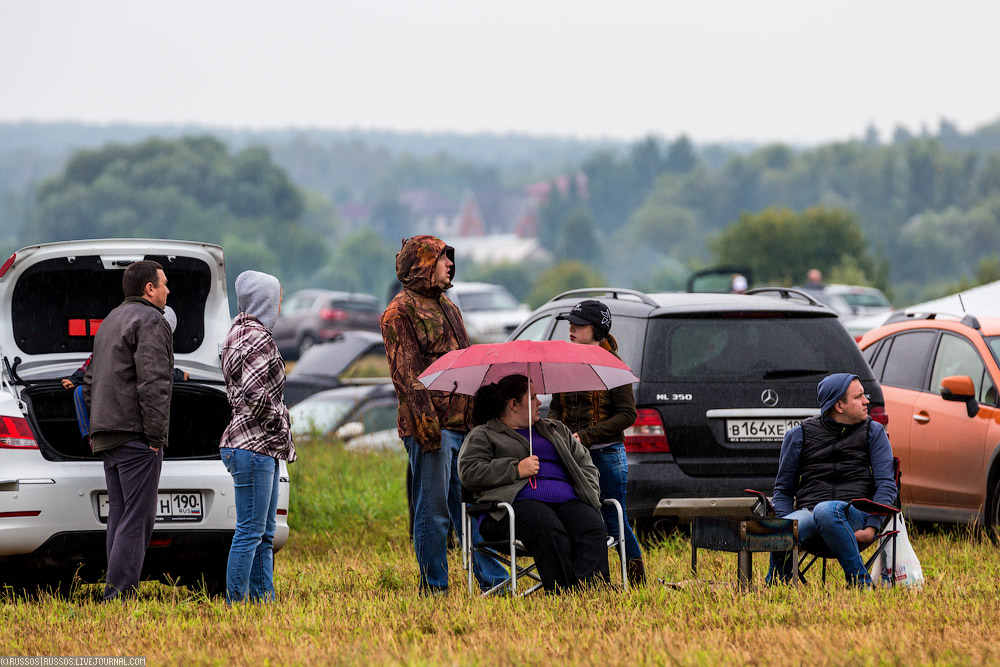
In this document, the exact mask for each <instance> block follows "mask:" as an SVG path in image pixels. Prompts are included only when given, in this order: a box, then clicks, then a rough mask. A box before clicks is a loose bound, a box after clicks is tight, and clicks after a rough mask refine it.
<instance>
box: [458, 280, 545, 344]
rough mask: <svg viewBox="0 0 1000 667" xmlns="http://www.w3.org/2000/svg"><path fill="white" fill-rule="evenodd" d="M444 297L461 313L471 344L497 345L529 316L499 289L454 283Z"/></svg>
mask: <svg viewBox="0 0 1000 667" xmlns="http://www.w3.org/2000/svg"><path fill="white" fill-rule="evenodd" d="M447 295H448V298H449V299H451V300H452V301H453V302H454V303H455V305H456V306H458V308H459V310H461V311H462V320H463V321H464V322H465V329H466V331H467V332H468V333H469V339H470V340H471V341H472V342H473V343H500V342H502V341H504V340H506V339H507V336H509V335H510V334H511V332H513V331H514V329H516V328H517V327H518V325H519V324H521V322H523V321H524V318H526V317H527V316H528V315H530V314H531V310H530V309H529V308H528V307H527V306H525V305H524V304H521V303H518V301H517V299H515V298H514V295H513V294H511V293H510V292H509V291H508V290H507V288H506V287H503V286H501V285H492V284H490V283H463V282H457V283H455V284H454V285H453V286H452V288H451V289H449V290H448V292H447Z"/></svg>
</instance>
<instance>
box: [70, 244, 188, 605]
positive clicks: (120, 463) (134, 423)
mask: <svg viewBox="0 0 1000 667" xmlns="http://www.w3.org/2000/svg"><path fill="white" fill-rule="evenodd" d="M122 291H123V292H124V293H125V300H124V301H123V302H122V303H121V305H119V306H118V307H117V308H115V309H114V310H112V311H111V312H110V313H109V314H108V316H107V317H106V318H104V322H102V323H101V328H100V329H98V331H97V335H96V336H95V337H94V355H93V361H92V363H91V364H90V365H89V366H88V367H87V373H86V375H84V377H83V398H84V401H85V402H86V404H87V407H88V408H89V410H90V431H91V442H92V443H93V447H94V453H95V454H98V455H99V456H100V457H101V458H102V459H103V460H104V476H105V481H106V482H107V485H108V538H107V549H108V573H107V579H106V581H105V586H104V598H105V599H108V600H110V599H112V598H116V597H118V596H120V595H133V594H134V593H135V591H136V588H137V587H138V585H139V576H140V574H141V573H142V562H143V560H144V559H145V556H146V545H147V544H149V538H150V536H151V535H152V533H153V523H154V522H155V521H156V506H157V503H156V497H157V487H158V485H159V481H160V467H161V466H162V464H163V448H164V447H166V446H167V434H168V432H169V430H170V397H171V392H172V390H173V368H174V339H173V334H172V333H171V332H170V325H169V324H167V320H166V319H164V317H163V309H164V307H165V306H166V305H167V295H168V294H170V290H169V289H167V277H166V275H164V273H163V267H162V266H160V265H159V264H158V263H157V262H152V261H140V262H134V263H133V264H130V265H129V267H128V268H127V269H125V274H124V275H123V276H122Z"/></svg>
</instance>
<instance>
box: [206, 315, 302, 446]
mask: <svg viewBox="0 0 1000 667" xmlns="http://www.w3.org/2000/svg"><path fill="white" fill-rule="evenodd" d="M222 374H223V375H224V376H225V378H226V391H227V393H228V395H229V405H231V406H232V408H233V418H232V421H230V422H229V426H227V427H226V431H225V433H223V434H222V443H221V444H220V445H219V446H220V447H233V448H235V449H249V450H251V451H254V452H257V453H258V454H266V455H267V456H273V457H274V458H276V459H281V460H284V461H288V462H289V463H291V462H292V461H294V460H295V445H294V444H292V430H291V421H290V419H289V416H288V407H287V406H286V405H285V403H284V400H283V393H284V389H285V362H284V361H282V359H281V354H279V353H278V347H277V345H275V343H274V338H273V337H272V336H271V332H270V331H268V330H267V327H265V326H264V325H263V324H261V323H260V321H259V320H258V319H257V318H256V317H254V316H252V315H248V314H246V313H240V314H239V316H238V317H237V318H236V321H235V322H233V326H232V328H231V329H230V330H229V335H227V336H226V342H225V343H223V346H222Z"/></svg>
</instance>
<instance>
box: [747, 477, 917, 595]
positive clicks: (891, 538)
mask: <svg viewBox="0 0 1000 667" xmlns="http://www.w3.org/2000/svg"><path fill="white" fill-rule="evenodd" d="M899 468H900V464H899V458H897V457H893V459H892V473H893V479H894V480H895V482H896V498H895V501H894V504H893V505H883V504H882V503H877V502H875V501H874V500H871V499H869V498H855V499H854V500H851V501H850V502H849V503H848V505H851V506H853V507H855V508H857V509H859V510H861V511H862V512H865V513H867V514H874V515H877V516H881V517H883V519H882V527H881V529H880V530H879V531H878V534H877V535H876V536H875V539H874V540H873V541H872V542H871V544H868V545H866V546H865V549H867V548H868V547H870V546H871V545H877V547H876V549H875V551H874V552H872V554H871V555H870V556H868V559H867V560H866V561H865V569H866V570H871V568H872V565H873V564H874V563H875V560H876V559H877V558H878V557H879V556H880V555H881V554H882V552H883V551H885V549H886V547H887V546H889V545H890V544H891V545H892V547H893V549H892V553H893V561H895V556H896V535H898V534H899V530H898V529H897V523H896V522H897V521H898V520H900V518H899V514H900V512H901V511H902V510H901V509H900V508H901V502H900V471H899ZM745 491H746V492H747V493H749V494H751V495H754V496H757V502H756V503H754V505H753V508H752V511H753V513H754V514H757V515H758V516H774V515H775V512H774V505H772V504H771V499H770V498H768V497H767V496H766V495H765V494H764V493H762V492H761V491H754V490H753V489H745ZM859 546H860V545H859ZM830 558H834V555H833V552H832V551H830V548H829V547H827V546H826V543H825V542H824V541H823V538H821V537H820V536H819V535H817V536H815V537H813V538H811V539H809V540H806V541H805V542H803V543H801V544H800V545H799V568H798V570H799V580H800V581H801V582H802V583H807V582H806V579H805V577H806V574H807V573H808V572H809V570H810V569H811V568H812V566H813V565H814V564H815V563H816V561H817V560H822V572H823V574H822V581H823V583H824V584H825V583H826V561H827V560H828V559H830ZM892 570H893V572H895V570H896V563H895V562H893V563H892ZM890 585H892V586H895V585H896V580H895V578H893V579H892V582H891V584H890Z"/></svg>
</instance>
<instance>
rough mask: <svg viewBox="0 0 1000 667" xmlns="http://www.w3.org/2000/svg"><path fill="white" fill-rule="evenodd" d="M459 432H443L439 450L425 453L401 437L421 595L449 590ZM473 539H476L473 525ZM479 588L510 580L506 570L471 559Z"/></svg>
mask: <svg viewBox="0 0 1000 667" xmlns="http://www.w3.org/2000/svg"><path fill="white" fill-rule="evenodd" d="M465 435H466V434H465V433H462V432H460V431H447V430H442V431H441V449H439V450H438V451H436V452H428V453H424V451H423V450H422V449H421V448H420V445H419V444H417V442H416V441H415V440H414V439H413V438H412V437H406V438H403V444H404V445H405V446H406V451H407V454H409V457H410V469H411V471H412V472H413V490H412V491H413V550H414V552H415V553H416V556H417V565H418V566H419V568H420V589H421V590H422V591H434V590H438V591H441V590H446V589H447V588H448V529H449V528H450V527H451V526H452V525H454V526H455V532H456V533H457V534H458V537H459V539H460V540H461V538H462V483H461V481H460V480H459V478H458V450H459V449H460V448H461V447H462V442H463V441H464V440H465ZM471 539H473V540H480V539H481V538H480V536H479V526H478V524H477V523H476V522H475V521H473V522H472V536H471ZM472 558H473V564H474V565H475V567H474V568H473V570H474V572H475V575H476V579H478V580H479V586H480V588H482V589H483V590H486V589H489V588H492V587H493V586H495V585H496V584H499V583H501V582H503V581H505V580H506V579H507V578H508V576H509V575H508V574H507V570H506V569H505V568H504V567H503V566H502V565H500V563H498V562H496V561H495V560H493V559H492V558H489V557H487V556H483V555H482V554H474V555H473V557H472Z"/></svg>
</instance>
